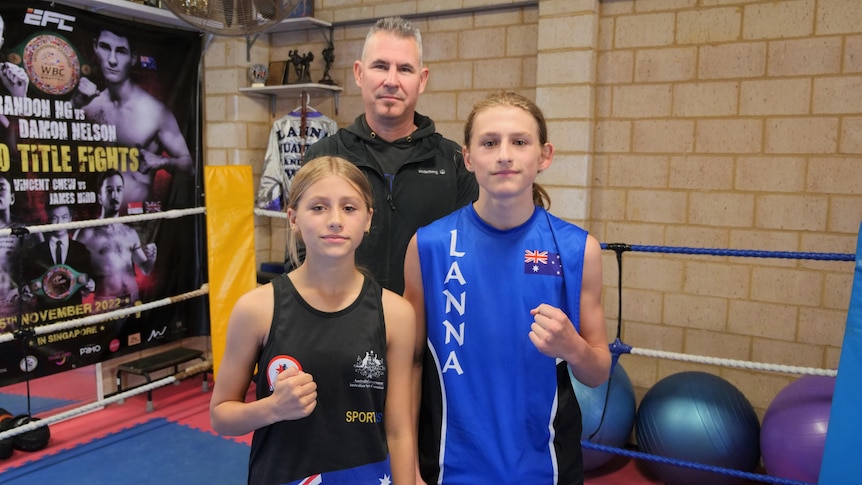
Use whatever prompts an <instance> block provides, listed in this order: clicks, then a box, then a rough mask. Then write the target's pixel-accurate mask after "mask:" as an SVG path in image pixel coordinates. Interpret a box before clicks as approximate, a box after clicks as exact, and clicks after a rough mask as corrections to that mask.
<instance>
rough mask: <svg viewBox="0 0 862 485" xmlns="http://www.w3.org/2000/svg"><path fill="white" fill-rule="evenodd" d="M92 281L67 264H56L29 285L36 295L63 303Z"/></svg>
mask: <svg viewBox="0 0 862 485" xmlns="http://www.w3.org/2000/svg"><path fill="white" fill-rule="evenodd" d="M89 279H90V277H89V276H87V274H86V273H79V272H77V271H75V269H74V268H72V267H71V266H68V265H65V264H56V265H54V266H51V267H50V268H48V271H45V273H44V274H43V275H42V276H40V277H38V278H36V279H34V280H33V281H31V282H30V283H29V285H30V291H31V292H33V294H34V295H42V296H45V297H47V298H49V299H51V300H55V301H63V300H66V299H68V298H69V297H70V296H72V295H74V294H75V292H76V291H78V290H79V289H81V288H82V287H83V286H85V285H86V284H87V281H88V280H89Z"/></svg>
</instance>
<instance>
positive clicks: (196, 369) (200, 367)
mask: <svg viewBox="0 0 862 485" xmlns="http://www.w3.org/2000/svg"><path fill="white" fill-rule="evenodd" d="M211 367H212V362H210V361H206V362H201V363H200V364H195V365H193V366H190V367H188V368H187V369H185V370H183V371H181V372H179V373H177V374H174V375H172V376H167V377H164V378H162V379H159V380H157V381H153V382H150V383H148V384H144V385H141V386H138V387H135V388H134V389H129V390H128V391H125V392H121V393H119V394H114V395H113V396H111V397H108V398H105V399H101V400H99V401H95V402H91V403H90V404H85V405H83V406H80V407H77V408H74V409H70V410H68V411H65V412H62V413H57V414H54V415H52V416H48V417H47V418H39V419H37V420H33V421H30V422H28V423H27V424H24V425H21V426H16V427H14V428H12V429H8V430H6V431H3V432H2V433H0V440H4V439H6V438H11V437H13V436H17V435H19V434H22V433H26V432H28V431H32V430H34V429H36V428H39V427H41V426H48V425H49V424H53V423H57V422H60V421H63V420H66V419H69V418H73V417H75V416H78V415H81V414H84V413H88V412H90V411H95V410H97V409H99V408H102V407H104V406H106V405H108V404H113V403H116V402H120V401H123V400H124V399H126V398H130V397H132V396H137V395H138V394H142V393H144V392H147V391H150V390H152V389H156V388H158V387H162V386H165V385H167V384H171V383H173V382H177V381H179V380H182V379H185V378H186V377H189V376H192V375H194V374H198V373H200V372H205V371H207V370H209V369H210V368H211Z"/></svg>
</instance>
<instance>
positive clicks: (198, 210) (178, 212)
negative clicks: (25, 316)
mask: <svg viewBox="0 0 862 485" xmlns="http://www.w3.org/2000/svg"><path fill="white" fill-rule="evenodd" d="M205 212H206V207H194V208H191V209H175V210H169V211H164V212H153V213H150V214H139V215H131V216H122V217H113V218H110V219H90V220H86V221H75V222H64V223H61V224H43V225H39V226H26V228H27V230H29V231H30V233H41V232H51V231H58V230H63V229H66V230H69V229H80V228H84V227H94V226H107V225H111V224H120V223H129V222H139V221H151V220H157V219H177V218H180V217H185V216H188V215H194V214H203V213H205ZM11 234H12V229H11V228H6V229H0V237H5V236H10V235H11ZM207 293H209V284H208V283H204V284H203V285H201V287H200V288H199V289H197V290H193V291H190V292H188V293H181V294H179V295H175V296H169V297H166V298H162V299H161V300H155V301H152V302H148V303H144V304H142V305H137V306H133V307H127V308H121V309H119V310H114V311H111V312H106V313H99V314H96V315H88V316H86V317H81V318H75V319H72V320H65V321H62V322H56V323H52V324H50V325H42V326H38V327H35V328H33V329H32V330H33V332H34V334H35V335H43V334H46V333H52V332H59V331H61V330H68V329H71V328H77V327H83V326H86V325H92V324H94V323H99V322H103V321H106V320H111V319H113V318H120V317H125V316H128V315H132V314H134V313H139V312H142V311H147V310H152V309H153V308H159V307H162V306H166V305H170V304H172V303H177V302H180V301H183V300H187V299H189V298H194V297H197V296H201V295H205V294H207ZM22 325H23V323H22V322H18V326H19V327H21V326H22ZM15 338H16V336H15V334H14V333H4V334H0V343H4V342H9V341H11V340H15Z"/></svg>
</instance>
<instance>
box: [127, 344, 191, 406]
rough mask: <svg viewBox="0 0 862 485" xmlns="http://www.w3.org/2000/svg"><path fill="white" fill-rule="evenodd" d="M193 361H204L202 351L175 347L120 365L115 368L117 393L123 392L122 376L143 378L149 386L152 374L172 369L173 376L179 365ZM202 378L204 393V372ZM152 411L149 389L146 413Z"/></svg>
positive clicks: (151, 392)
mask: <svg viewBox="0 0 862 485" xmlns="http://www.w3.org/2000/svg"><path fill="white" fill-rule="evenodd" d="M195 359H201V360H203V361H206V357H204V353H203V351H200V350H196V349H189V348H186V347H176V348H173V349H170V350H166V351H164V352H161V353H158V354H154V355H150V356H148V357H144V358H141V359H138V360H133V361H130V362H125V363H123V364H120V365H119V367H117V393H120V392H122V391H123V378H122V376H123V374H135V375H139V376H143V377H144V378H145V379H146V380H147V384H149V383H151V382H153V379H152V376H151V375H150V374H152V373H153V372H156V371H160V370H163V369H167V368H168V367H173V368H174V374H176V373H178V372H179V365H180V364H182V363H184V362H189V361H192V360H195ZM203 376H204V377H203V390H204V391H206V390H207V373H206V372H204V373H203ZM142 385H145V384H142ZM138 387H140V386H138ZM153 409H154V407H153V390H152V389H150V390H148V391H147V412H151V411H152V410H153Z"/></svg>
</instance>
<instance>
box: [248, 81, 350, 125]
mask: <svg viewBox="0 0 862 485" xmlns="http://www.w3.org/2000/svg"><path fill="white" fill-rule="evenodd" d="M239 90H240V92H241V93H245V94H250V95H260V96H266V97H268V98H269V110H270V114H271V115H272V116H273V117H275V102H276V100H278V98H282V97H288V96H297V97H300V98H301V97H302V96H304V95H306V94H307V95H309V96H319V95H324V96H332V97H333V98H334V101H335V114H336V115H338V96H339V95H340V94H341V92H342V91H343V90H344V89H342V87H341V86H334V85H331V84H319V83H303V84H281V85H277V86H262V87H256V88H255V87H249V88H239Z"/></svg>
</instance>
